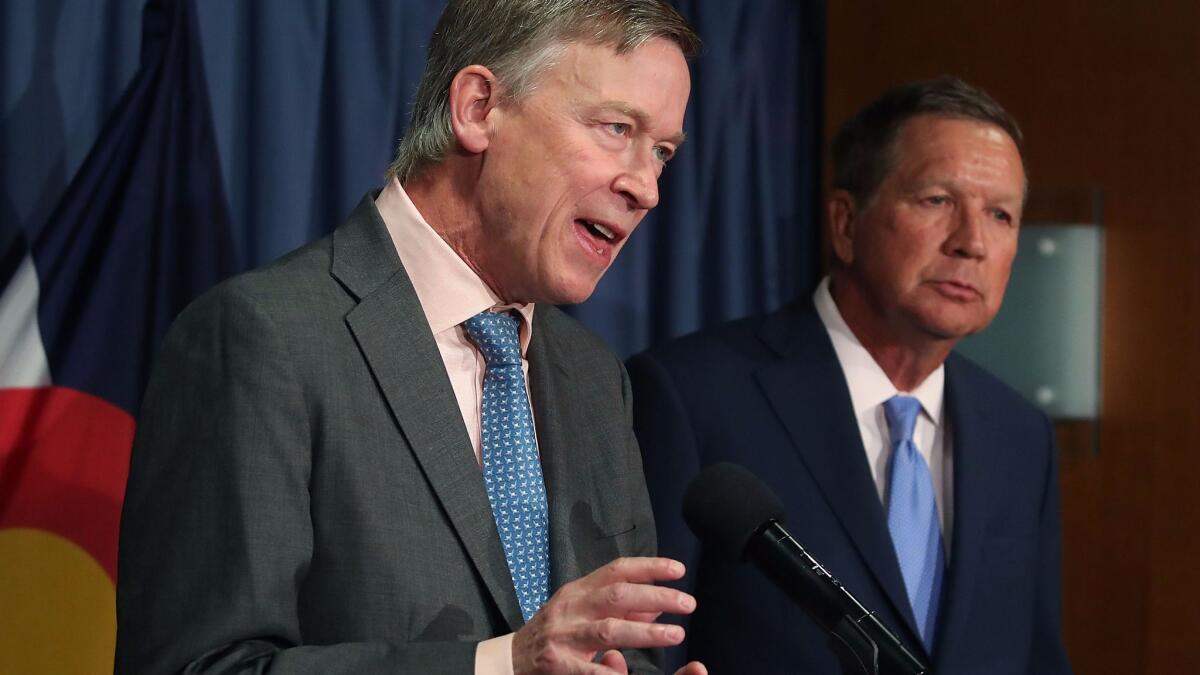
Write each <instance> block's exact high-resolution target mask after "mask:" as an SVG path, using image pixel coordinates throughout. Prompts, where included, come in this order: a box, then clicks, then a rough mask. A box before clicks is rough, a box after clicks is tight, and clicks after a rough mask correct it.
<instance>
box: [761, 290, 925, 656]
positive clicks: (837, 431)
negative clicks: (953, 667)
mask: <svg viewBox="0 0 1200 675" xmlns="http://www.w3.org/2000/svg"><path fill="white" fill-rule="evenodd" d="M801 307H802V306H801ZM801 307H797V308H795V309H793V310H790V311H785V312H780V313H776V314H774V315H773V316H772V317H771V318H770V320H768V322H767V323H765V324H764V326H763V330H762V333H761V337H762V339H763V340H764V341H765V342H766V343H767V344H768V345H770V346H771V347H772V348H773V349H774V350H775V351H776V352H777V353H778V354H779V355H780V357H781V358H780V360H779V361H777V362H776V363H773V364H770V365H768V366H766V367H764V368H762V369H760V370H759V371H758V372H757V373H756V374H755V375H756V377H757V379H758V382H759V385H760V386H761V388H762V390H763V393H764V394H765V395H766V398H767V400H768V401H769V402H770V404H771V406H772V407H773V408H774V410H775V413H776V414H777V415H778V417H779V420H780V422H781V423H782V424H783V426H784V428H785V429H786V430H787V433H788V436H789V437H790V438H791V441H792V445H793V446H794V447H795V449H796V452H797V454H799V455H800V458H801V460H802V461H803V462H804V465H805V466H806V467H807V468H808V470H809V473H811V474H812V477H813V479H814V481H815V482H816V483H817V485H818V486H819V488H820V490H821V493H822V495H823V496H824V498H825V500H826V501H827V502H828V503H829V507H830V509H831V510H832V511H833V513H834V515H835V516H836V517H837V519H838V520H839V521H840V522H841V524H842V527H843V528H844V529H845V531H846V533H847V535H848V536H849V538H850V541H851V542H853V544H854V547H855V548H856V549H857V550H858V553H859V555H860V556H861V557H862V560H863V563H864V564H865V565H866V566H867V568H868V569H869V570H870V571H871V573H872V574H873V575H874V577H875V580H876V581H877V582H878V583H879V585H880V587H882V589H883V591H884V594H885V595H886V596H887V598H888V600H890V601H891V604H892V606H893V608H894V609H895V611H896V613H897V614H898V615H899V616H902V617H904V621H905V622H906V623H907V624H908V627H909V629H910V631H911V632H912V634H913V635H917V634H918V633H917V631H916V621H915V619H914V618H913V613H912V607H911V606H910V605H909V603H908V595H907V593H906V592H905V590H904V580H903V578H902V577H901V575H900V564H899V562H897V560H896V552H895V549H894V548H893V546H892V540H891V535H890V534H889V533H888V529H887V517H886V514H885V513H884V509H883V504H882V503H881V502H880V500H879V493H878V492H877V491H876V489H875V485H874V483H872V481H871V469H870V467H869V466H868V465H867V459H866V452H865V450H864V449H863V446H862V435H861V433H860V432H859V429H858V422H857V421H856V420H855V418H854V414H853V404H852V403H851V400H850V391H849V389H848V388H847V386H846V378H845V376H844V375H843V373H842V369H841V366H840V365H839V363H838V360H837V354H836V353H835V352H834V351H833V344H832V343H831V342H830V341H829V336H828V334H827V333H826V331H825V328H824V325H823V324H822V323H821V321H820V319H819V317H818V316H817V315H816V313H815V311H812V310H811V309H808V310H807V311H806V310H805V309H802V308H801ZM801 345H804V346H805V347H807V348H805V349H800V348H798V347H799V346H801ZM814 345H820V347H819V348H816V349H814V348H813V346H814ZM810 383H829V384H830V385H832V386H831V387H829V388H826V387H822V386H812V385H811V384H810ZM830 391H834V392H836V394H835V395H834V396H833V397H830V395H829V393H830ZM831 411H838V412H837V413H831ZM847 411H849V412H847ZM864 505H865V508H864Z"/></svg>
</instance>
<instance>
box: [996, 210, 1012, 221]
mask: <svg viewBox="0 0 1200 675" xmlns="http://www.w3.org/2000/svg"><path fill="white" fill-rule="evenodd" d="M992 217H993V218H995V219H996V220H999V221H1001V222H1005V223H1009V224H1011V223H1012V222H1013V217H1012V214H1010V213H1009V212H1008V211H1005V210H1004V209H992Z"/></svg>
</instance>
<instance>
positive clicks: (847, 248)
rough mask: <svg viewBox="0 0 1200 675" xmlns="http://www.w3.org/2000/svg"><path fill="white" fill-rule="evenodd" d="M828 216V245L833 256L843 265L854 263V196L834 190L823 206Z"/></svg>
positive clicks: (844, 191)
mask: <svg viewBox="0 0 1200 675" xmlns="http://www.w3.org/2000/svg"><path fill="white" fill-rule="evenodd" d="M825 208H826V213H827V215H828V216H829V243H830V245H831V246H832V247H833V254H834V255H835V256H837V259H838V261H839V262H841V263H842V264H843V265H849V264H850V263H851V262H853V261H854V218H855V215H857V214H856V211H855V204H854V195H851V194H850V193H849V192H847V191H846V190H834V191H833V192H831V193H830V195H829V200H828V201H827V202H826V204H825Z"/></svg>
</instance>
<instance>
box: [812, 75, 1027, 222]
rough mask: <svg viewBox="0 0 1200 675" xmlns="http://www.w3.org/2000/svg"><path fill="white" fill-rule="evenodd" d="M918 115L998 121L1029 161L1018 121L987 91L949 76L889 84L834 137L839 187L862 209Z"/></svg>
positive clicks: (883, 176)
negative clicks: (898, 141) (904, 128)
mask: <svg viewBox="0 0 1200 675" xmlns="http://www.w3.org/2000/svg"><path fill="white" fill-rule="evenodd" d="M918 115H938V116H942V117H952V118H959V119H966V120H975V121H978V122H984V123H986V124H992V125H995V126H997V127H999V128H1000V129H1002V130H1003V131H1004V132H1005V133H1007V134H1008V135H1009V137H1011V138H1012V140H1013V143H1015V144H1016V146H1017V151H1018V153H1020V154H1021V161H1022V163H1024V161H1025V157H1024V150H1023V149H1022V143H1023V140H1024V139H1023V138H1022V136H1021V128H1020V127H1019V126H1017V120H1016V119H1014V118H1013V116H1012V115H1010V114H1009V113H1008V111H1007V110H1005V109H1004V108H1003V107H1001V106H1000V104H999V103H997V102H996V100H995V99H993V98H992V97H991V96H989V95H988V93H987V92H986V91H984V90H982V89H979V88H977V87H973V86H971V85H969V84H967V83H966V82H963V81H962V80H960V79H958V78H957V77H949V76H943V77H939V78H936V79H933V80H921V81H919V82H910V83H908V84H903V85H900V86H898V87H895V88H893V89H889V90H888V91H886V92H884V93H883V95H882V96H880V97H879V98H877V99H875V101H874V102H872V103H871V104H870V105H868V106H867V107H866V108H864V109H863V110H861V111H860V112H859V113H858V114H857V115H855V116H854V117H851V118H850V119H849V120H848V121H847V122H846V123H845V124H844V125H842V128H841V129H840V130H839V131H838V133H837V136H836V137H834V139H833V187H834V188H837V189H841V190H846V191H847V192H849V193H850V194H851V195H853V196H854V201H855V203H857V204H858V205H859V206H860V207H861V208H866V207H867V206H869V205H870V203H871V200H872V199H873V198H874V197H875V191H876V190H878V189H879V185H880V184H881V183H882V182H883V180H884V178H886V177H887V174H888V172H889V171H890V170H891V168H892V162H893V160H894V157H893V156H892V155H893V150H894V145H895V141H896V137H897V136H898V135H899V133H900V128H901V127H902V126H903V125H904V123H905V122H907V121H908V120H909V119H911V118H913V117H916V116H918Z"/></svg>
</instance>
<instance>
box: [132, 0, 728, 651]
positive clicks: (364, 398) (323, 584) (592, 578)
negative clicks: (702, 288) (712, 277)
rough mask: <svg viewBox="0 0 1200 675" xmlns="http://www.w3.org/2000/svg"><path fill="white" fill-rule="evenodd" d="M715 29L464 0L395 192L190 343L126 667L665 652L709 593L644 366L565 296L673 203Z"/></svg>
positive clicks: (670, 14)
mask: <svg viewBox="0 0 1200 675" xmlns="http://www.w3.org/2000/svg"><path fill="white" fill-rule="evenodd" d="M697 48H698V40H697V38H696V36H695V34H694V33H693V31H692V29H691V28H690V27H689V26H688V25H687V23H686V22H685V21H684V20H683V19H682V18H681V17H680V16H679V15H678V14H677V13H676V12H675V11H674V10H673V9H671V8H670V7H669V6H668V5H666V4H664V3H663V2H660V1H659V0H632V1H631V0H622V1H617V0H611V1H609V0H576V1H567V0H559V1H556V2H550V1H549V0H461V1H452V2H451V3H450V5H449V7H448V8H447V9H446V11H445V13H444V14H443V16H442V19H441V21H440V22H439V24H438V27H437V29H436V31H435V33H434V36H433V38H432V39H431V43H430V46H429V60H428V63H427V66H426V72H425V76H424V79H423V81H422V83H421V87H420V90H419V92H418V97H417V102H416V105H415V107H414V111H413V119H412V123H411V124H410V133H409V135H408V136H406V138H405V139H404V141H403V142H402V143H401V146H400V150H399V152H398V156H397V159H396V162H395V163H394V164H393V166H392V169H391V171H390V172H389V180H388V184H387V185H386V186H385V188H384V189H383V191H382V192H381V193H379V194H378V195H377V196H375V195H370V196H368V197H367V198H365V199H364V200H363V201H362V203H361V204H360V205H359V206H358V208H357V209H356V210H355V211H354V213H353V214H352V215H351V216H350V218H349V220H348V221H347V222H346V223H344V224H343V225H342V226H341V227H339V228H338V229H337V230H336V231H335V232H334V233H333V234H332V235H330V236H329V237H326V238H325V239H322V240H320V241H318V242H315V243H313V244H311V245H309V246H306V247H304V248H302V249H300V250H298V251H296V252H294V253H292V254H291V255H289V256H287V257H285V258H283V259H282V260H280V261H278V262H276V263H274V264H272V265H270V266H268V267H266V268H264V269H261V270H258V271H255V272H251V273H249V274H246V275H242V276H240V277H237V278H235V279H233V280H231V281H230V282H228V283H226V284H223V285H222V286H221V287H219V288H217V289H215V290H214V291H212V292H210V293H209V294H207V295H206V296H204V297H203V298H201V299H199V300H198V301H196V302H195V303H194V304H193V305H192V306H191V307H189V308H188V309H187V310H186V311H185V312H184V313H183V314H182V315H181V316H180V318H179V319H178V321H177V322H176V324H175V325H174V326H173V328H172V329H171V331H170V333H169V335H168V337H167V339H166V343H165V346H164V347H163V350H162V353H161V355H160V357H159V361H158V364H157V366H156V368H155V372H154V375H153V376H152V378H151V382H150V385H149V389H148V391H147V394H146V404H145V407H144V409H143V411H142V415H141V418H140V427H139V430H138V436H137V440H136V442H135V447H134V452H133V460H132V463H131V467H130V476H129V486H128V490H127V495H126V500H125V510H124V514H123V518H122V527H121V549H120V560H119V570H120V572H119V583H118V592H117V593H118V598H117V610H118V640H117V656H116V670H117V671H118V672H122V673H124V672H130V673H168V672H171V673H174V672H184V671H186V672H189V673H193V672H194V673H201V672H202V673H234V672H237V673H241V672H266V671H268V670H269V671H271V672H287V673H375V672H380V673H382V672H387V673H406V672H407V673H440V672H445V673H471V672H476V673H484V672H498V673H507V672H516V673H567V672H570V673H577V672H578V673H590V672H597V673H600V672H605V673H624V672H627V671H630V670H632V671H636V672H646V671H650V672H654V671H655V670H656V669H655V668H654V667H653V666H652V665H651V662H650V658H649V656H648V654H647V652H645V651H641V650H653V649H656V648H659V647H663V646H668V645H673V644H678V643H679V642H680V641H681V640H682V639H683V633H682V630H680V629H679V628H678V627H675V626H667V625H659V624H656V623H654V619H655V617H657V616H658V614H660V613H662V612H668V613H688V612H690V611H691V610H692V609H693V607H694V605H695V602H694V600H693V599H692V598H691V596H689V595H687V594H685V593H682V592H679V591H675V590H672V589H669V588H663V587H658V586H654V585H653V582H655V581H661V580H671V579H677V578H679V577H681V576H682V574H683V567H682V565H681V564H679V563H678V562H675V561H671V560H666V559H661V558H654V557H652V556H653V555H654V551H655V531H654V524H653V520H652V518H651V515H650V507H649V503H648V498H647V495H646V487H645V484H644V479H643V477H642V469H641V462H640V458H639V453H638V450H637V445H636V442H635V440H634V437H633V434H632V432H631V429H630V423H631V413H630V396H629V383H628V379H627V376H626V374H625V371H624V369H623V367H622V366H621V363H620V362H619V361H618V360H617V359H616V358H614V357H613V356H612V355H611V354H609V353H608V352H607V351H606V350H605V349H604V347H603V346H602V345H601V344H600V342H599V341H598V340H597V339H595V338H594V337H593V336H591V335H590V334H588V333H587V332H586V331H585V330H583V329H582V328H581V327H580V326H578V325H577V324H576V323H575V322H574V321H572V320H571V319H570V318H568V317H566V316H565V315H563V314H562V313H560V312H559V311H558V310H557V309H555V308H554V307H553V306H552V303H562V302H569V303H570V302H579V301H582V300H583V299H585V298H587V297H588V295H589V294H590V293H591V292H592V289H593V288H594V286H595V284H596V282H597V281H598V280H599V278H600V276H601V275H602V274H603V273H604V271H605V270H606V269H607V268H608V265H609V264H610V263H611V262H612V260H613V258H614V257H615V256H616V254H617V253H618V251H619V250H620V249H621V247H622V246H623V244H624V242H625V239H626V238H627V237H628V236H629V235H630V233H631V232H632V231H633V229H634V228H635V227H636V226H637V224H638V222H639V221H640V220H641V218H642V217H643V216H644V215H645V213H646V212H647V211H648V210H649V209H650V208H653V207H654V206H655V204H656V203H657V201H658V190H657V180H658V177H659V175H660V173H661V171H662V168H663V165H664V164H665V163H666V161H667V160H668V159H669V158H670V156H671V155H672V153H674V151H675V150H676V148H677V147H678V146H679V144H680V143H681V142H682V137H683V133H682V128H683V114H684V107H685V105H686V102H687V96H688V92H689V87H690V82H689V74H688V68H687V64H686V61H685V58H686V57H687V56H690V55H693V54H694V53H695V52H696V50H697ZM531 428H532V429H536V433H534V432H532V431H530V429H531ZM622 649H627V650H629V651H624V652H622V651H620V650H622ZM681 672H686V673H690V674H693V675H694V674H698V673H703V672H704V669H703V667H702V666H700V665H699V664H689V665H688V666H685V667H684V668H683V669H681Z"/></svg>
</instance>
